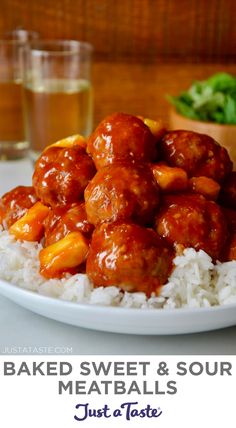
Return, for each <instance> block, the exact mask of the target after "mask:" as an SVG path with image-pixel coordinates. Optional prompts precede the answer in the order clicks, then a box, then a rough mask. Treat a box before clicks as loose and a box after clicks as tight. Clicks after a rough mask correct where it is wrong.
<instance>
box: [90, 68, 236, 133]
mask: <svg viewBox="0 0 236 428" xmlns="http://www.w3.org/2000/svg"><path fill="white" fill-rule="evenodd" d="M219 71H225V72H229V73H233V74H236V64H230V65H229V64H228V65H226V64H179V63H172V64H162V63H161V64H158V63H156V64H148V65H146V64H140V63H130V64H128V65H127V63H123V62H119V63H107V62H95V64H94V67H93V83H94V99H95V106H94V124H95V125H96V124H97V123H98V122H99V121H100V120H101V119H103V118H104V117H105V116H106V115H108V114H110V113H112V112H114V111H122V112H126V113H131V114H137V115H138V114H139V115H142V116H147V117H150V118H155V117H161V118H163V119H164V120H165V121H167V120H168V111H169V103H168V102H167V100H166V98H165V97H166V94H171V95H177V94H178V93H179V92H180V91H182V90H184V89H187V88H188V87H189V85H190V84H191V82H192V81H193V80H196V79H205V78H207V77H208V76H210V75H211V74H213V73H216V72H219Z"/></svg>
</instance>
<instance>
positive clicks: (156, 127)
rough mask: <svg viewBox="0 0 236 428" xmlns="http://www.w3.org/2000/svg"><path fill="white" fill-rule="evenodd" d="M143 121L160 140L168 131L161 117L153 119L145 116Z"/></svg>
mask: <svg viewBox="0 0 236 428" xmlns="http://www.w3.org/2000/svg"><path fill="white" fill-rule="evenodd" d="M143 122H144V123H145V125H147V126H148V128H149V129H150V131H151V133H152V134H153V135H154V137H156V138H157V140H160V139H161V138H162V137H163V135H164V134H165V133H166V128H165V125H164V123H163V121H162V120H161V119H156V120H152V119H149V118H144V119H143Z"/></svg>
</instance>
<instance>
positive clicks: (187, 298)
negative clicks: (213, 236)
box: [0, 231, 236, 309]
mask: <svg viewBox="0 0 236 428" xmlns="http://www.w3.org/2000/svg"><path fill="white" fill-rule="evenodd" d="M41 248H42V247H41V245H40V244H37V243H30V242H19V241H16V240H15V239H14V238H13V237H12V236H10V235H9V234H8V232H5V231H3V232H2V231H0V278H1V279H4V280H6V281H9V282H11V283H13V284H15V285H18V286H19V287H22V288H25V289H28V290H32V291H36V292H38V293H39V294H42V295H45V296H51V297H56V298H59V299H62V300H68V301H72V302H78V303H89V304H91V305H103V306H104V305H105V306H122V307H128V308H158V309H159V308H164V309H166V308H181V307H190V308H192V307H209V306H215V305H225V304H230V303H236V261H232V262H227V263H218V264H217V265H214V264H213V263H212V260H211V258H210V257H209V256H208V254H206V253H205V252H204V251H198V252H197V251H195V250H194V249H193V248H188V249H186V250H184V253H183V255H182V256H178V257H176V258H175V259H174V265H175V269H174V270H173V272H172V275H171V276H170V278H169V281H168V283H167V284H166V285H165V286H163V287H162V289H161V292H160V295H159V296H158V297H156V296H152V297H151V298H149V299H148V298H147V297H146V295H145V294H144V293H128V292H125V293H123V292H122V291H121V290H120V289H119V288H118V287H116V286H112V287H99V288H93V285H92V284H91V282H90V281H89V279H88V277H87V275H85V274H77V275H73V276H69V275H68V277H67V278H64V279H61V280H58V279H50V280H45V278H43V277H42V276H41V275H40V274H39V260H38V253H39V251H40V249H41Z"/></svg>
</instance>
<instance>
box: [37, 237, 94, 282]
mask: <svg viewBox="0 0 236 428" xmlns="http://www.w3.org/2000/svg"><path fill="white" fill-rule="evenodd" d="M88 250H89V245H88V241H87V239H85V237H84V236H83V235H82V233H80V232H71V233H69V234H68V235H67V236H65V237H64V238H62V239H60V241H57V242H55V243H54V244H52V245H49V246H48V247H46V248H44V249H43V250H41V251H40V253H39V261H40V273H41V275H43V276H44V277H45V278H56V277H60V276H61V274H63V273H64V272H68V271H70V270H71V269H72V268H75V267H77V266H79V265H80V264H81V263H83V262H84V261H85V260H86V258H87V255H88Z"/></svg>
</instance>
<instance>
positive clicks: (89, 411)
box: [74, 401, 162, 422]
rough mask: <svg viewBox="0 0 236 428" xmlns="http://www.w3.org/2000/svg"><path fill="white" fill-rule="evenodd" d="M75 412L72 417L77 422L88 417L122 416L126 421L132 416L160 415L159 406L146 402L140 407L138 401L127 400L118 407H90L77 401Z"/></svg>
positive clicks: (156, 416) (154, 416) (147, 416)
mask: <svg viewBox="0 0 236 428" xmlns="http://www.w3.org/2000/svg"><path fill="white" fill-rule="evenodd" d="M75 408H76V414H75V415H74V419H75V420H76V421H77V422H82V421H85V420H86V419H88V418H105V419H108V418H111V417H113V418H119V417H123V418H125V419H126V420H127V421H130V420H131V419H133V418H149V419H150V418H159V417H160V416H161V415H162V410H161V408H160V407H152V406H151V405H150V404H147V405H146V406H145V407H141V406H140V405H139V403H138V401H128V402H125V403H122V404H121V405H120V406H119V407H117V408H115V409H111V408H110V407H109V406H108V404H104V406H103V407H102V408H98V409H94V408H91V407H90V405H89V403H84V404H83V403H78V404H77V405H76V406H75Z"/></svg>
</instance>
